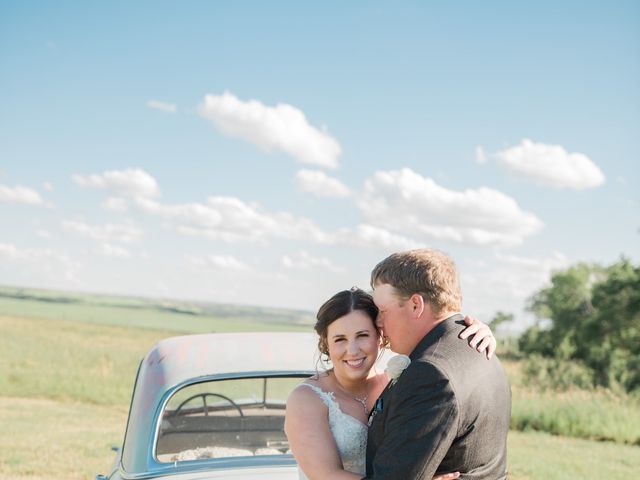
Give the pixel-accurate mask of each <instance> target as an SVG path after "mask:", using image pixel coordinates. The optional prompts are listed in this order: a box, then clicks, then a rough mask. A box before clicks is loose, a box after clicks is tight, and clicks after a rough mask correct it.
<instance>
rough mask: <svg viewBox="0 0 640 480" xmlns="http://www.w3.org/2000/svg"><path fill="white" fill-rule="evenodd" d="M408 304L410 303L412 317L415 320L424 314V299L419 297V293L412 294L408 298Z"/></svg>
mask: <svg viewBox="0 0 640 480" xmlns="http://www.w3.org/2000/svg"><path fill="white" fill-rule="evenodd" d="M409 302H410V303H411V308H412V310H413V316H414V317H415V318H418V317H420V316H421V315H422V313H423V312H424V307H425V303H424V298H422V295H420V294H419V293H414V294H413V295H411V297H410V298H409Z"/></svg>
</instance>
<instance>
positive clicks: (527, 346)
mask: <svg viewBox="0 0 640 480" xmlns="http://www.w3.org/2000/svg"><path fill="white" fill-rule="evenodd" d="M527 309H528V310H529V311H531V312H532V313H534V315H535V316H536V318H537V322H536V323H535V324H534V325H533V326H531V327H529V328H528V329H527V330H526V331H525V332H524V333H523V334H522V335H521V336H520V337H519V338H518V340H517V344H516V346H517V352H518V354H519V355H520V356H522V357H523V358H524V359H525V368H524V372H525V377H526V380H527V381H529V382H530V383H534V384H538V385H539V386H543V387H545V386H548V387H554V388H568V387H570V386H574V385H575V386H578V387H583V388H593V387H596V386H602V387H606V388H610V389H612V390H624V391H627V392H634V391H637V392H640V266H636V265H633V264H632V263H631V261H630V260H629V259H627V258H624V257H622V258H621V259H620V260H619V261H617V262H616V263H614V264H612V265H609V266H602V265H599V264H587V263H579V264H576V265H574V266H572V267H570V268H568V269H566V270H563V271H558V272H556V273H554V274H553V275H552V277H551V284H550V286H548V287H546V288H543V289H541V290H540V291H538V292H537V293H535V294H534V295H533V296H532V297H531V298H530V299H529V302H528V305H527ZM511 320H513V315H510V314H506V313H503V312H498V313H497V314H496V316H495V317H494V319H493V321H492V322H491V325H492V327H494V329H495V327H497V326H498V325H499V324H500V323H506V322H509V321H511Z"/></svg>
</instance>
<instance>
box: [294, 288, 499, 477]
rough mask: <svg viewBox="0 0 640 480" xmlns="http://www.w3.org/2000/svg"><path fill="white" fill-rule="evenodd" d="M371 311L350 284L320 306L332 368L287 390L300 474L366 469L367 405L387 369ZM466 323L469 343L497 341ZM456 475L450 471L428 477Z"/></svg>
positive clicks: (352, 473)
mask: <svg viewBox="0 0 640 480" xmlns="http://www.w3.org/2000/svg"><path fill="white" fill-rule="evenodd" d="M377 315H378V308H377V307H376V306H375V304H374V303H373V298H372V297H371V295H369V294H368V293H366V292H364V291H363V290H360V289H358V288H355V287H354V288H352V289H351V290H344V291H342V292H339V293H337V294H335V295H334V296H333V297H331V298H330V299H329V300H327V301H326V302H325V303H324V305H322V306H321V307H320V310H319V311H318V315H317V322H316V325H315V330H316V332H317V333H318V335H319V337H320V339H319V341H318V349H319V350H320V353H321V354H322V355H323V356H325V357H328V359H329V360H330V361H331V364H332V365H333V368H331V369H329V370H327V371H325V372H321V373H318V374H316V375H315V376H313V377H311V378H309V379H307V380H305V381H304V382H303V383H301V384H300V385H298V387H296V388H295V389H294V390H293V392H292V393H291V394H290V396H289V398H288V400H287V413H286V418H285V433H286V435H287V438H288V439H289V445H290V447H291V451H292V452H293V455H294V457H295V458H296V460H297V462H298V465H299V469H300V470H299V475H300V478H301V479H303V480H304V479H310V480H316V479H321V480H325V479H328V478H331V479H336V480H342V479H344V480H351V479H361V478H362V477H363V476H364V475H365V461H366V448H367V419H368V418H367V417H368V412H369V411H371V409H372V408H373V404H374V403H375V401H376V399H377V398H378V396H379V395H380V394H381V393H382V391H383V390H384V388H385V386H386V385H387V383H388V381H389V379H388V377H387V375H386V373H384V372H382V373H381V372H377V371H376V370H375V368H374V366H375V363H376V360H377V358H378V355H379V351H380V347H381V346H383V345H382V344H381V335H380V332H379V331H378V329H377V327H376V325H375V319H376V317H377ZM465 322H466V323H467V324H468V325H470V326H468V327H467V329H466V330H465V331H464V334H462V335H461V337H465V338H466V337H468V336H469V335H473V334H475V337H474V338H473V340H472V341H471V342H470V346H471V347H476V345H477V349H478V350H479V351H484V350H487V351H488V355H489V356H490V355H491V354H492V353H493V349H494V348H495V342H494V339H493V337H492V334H491V331H490V330H489V328H488V327H487V326H486V325H484V324H483V323H481V322H479V321H478V320H474V319H472V318H471V317H465ZM487 347H489V348H488V349H487ZM458 476H459V473H458V472H453V473H448V474H445V475H439V476H437V477H434V480H436V479H437V480H445V479H453V478H458Z"/></svg>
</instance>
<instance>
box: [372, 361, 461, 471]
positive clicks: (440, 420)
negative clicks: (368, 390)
mask: <svg viewBox="0 0 640 480" xmlns="http://www.w3.org/2000/svg"><path fill="white" fill-rule="evenodd" d="M392 388H394V389H396V391H395V392H393V394H392V395H390V397H389V404H388V405H385V406H384V408H388V409H389V410H388V412H387V415H386V421H385V426H384V437H383V440H382V443H381V444H380V446H379V448H378V449H377V450H376V452H375V456H374V458H373V462H372V467H373V472H369V476H367V477H366V478H367V479H372V480H374V479H375V480H398V479H407V480H409V479H429V480H431V478H432V477H433V475H434V474H435V472H436V470H437V469H438V466H439V465H440V462H441V461H442V459H443V458H444V456H445V455H446V453H447V451H448V450H449V447H450V446H451V444H452V443H453V441H454V439H455V438H456V433H457V428H458V421H459V408H458V404H457V401H456V397H455V392H454V391H453V389H452V387H451V383H450V382H449V379H448V378H447V376H446V375H445V374H444V373H443V372H442V371H440V370H439V369H438V368H437V367H436V366H435V365H432V364H430V363H426V362H414V363H413V364H411V366H410V367H409V368H407V370H405V371H404V372H403V374H402V376H401V377H400V379H399V380H398V382H397V384H396V385H394V386H393V387H392Z"/></svg>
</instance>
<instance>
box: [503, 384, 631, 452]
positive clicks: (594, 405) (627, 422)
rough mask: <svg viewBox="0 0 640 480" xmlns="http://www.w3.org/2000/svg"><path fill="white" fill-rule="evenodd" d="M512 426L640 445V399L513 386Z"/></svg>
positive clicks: (527, 429) (587, 392) (578, 391)
mask: <svg viewBox="0 0 640 480" xmlns="http://www.w3.org/2000/svg"><path fill="white" fill-rule="evenodd" d="M513 395H514V401H513V406H512V412H511V428H512V429H515V430H521V431H530V430H536V431H544V432H548V433H551V434H554V435H564V436H568V437H577V438H585V439H592V440H609V441H614V442H618V443H628V444H631V445H638V446H640V401H639V399H638V398H637V397H630V396H626V395H613V394H611V392H609V391H606V390H595V391H585V390H574V391H568V392H553V393H550V392H537V391H531V390H524V389H517V390H514V393H513Z"/></svg>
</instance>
